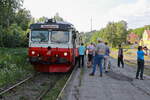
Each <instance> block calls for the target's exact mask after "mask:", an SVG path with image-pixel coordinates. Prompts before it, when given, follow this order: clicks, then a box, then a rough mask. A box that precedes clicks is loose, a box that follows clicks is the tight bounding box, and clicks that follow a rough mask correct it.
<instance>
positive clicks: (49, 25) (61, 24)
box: [30, 20, 75, 30]
mask: <svg viewBox="0 0 150 100" xmlns="http://www.w3.org/2000/svg"><path fill="white" fill-rule="evenodd" d="M30 29H57V30H68V29H74V30H75V27H74V26H73V25H72V24H71V23H69V22H65V21H54V22H53V21H52V20H48V21H47V22H45V23H35V24H31V25H30Z"/></svg>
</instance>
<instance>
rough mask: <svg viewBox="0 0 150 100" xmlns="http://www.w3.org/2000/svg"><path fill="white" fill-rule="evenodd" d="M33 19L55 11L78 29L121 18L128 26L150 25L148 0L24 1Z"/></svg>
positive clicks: (86, 28)
mask: <svg viewBox="0 0 150 100" xmlns="http://www.w3.org/2000/svg"><path fill="white" fill-rule="evenodd" d="M23 7H25V8H26V9H28V10H30V11H31V15H32V16H33V17H35V18H39V17H42V16H45V17H48V18H51V17H53V16H54V15H55V14H56V13H59V15H60V16H61V17H63V19H65V20H66V21H68V22H71V23H72V24H74V25H75V27H76V28H77V29H78V30H79V31H80V32H81V31H84V32H85V31H90V30H91V18H92V29H93V30H99V29H100V28H102V27H105V25H106V24H107V23H108V22H109V21H119V20H125V21H127V23H128V28H137V27H142V26H144V25H148V24H150V0H24V6H23Z"/></svg>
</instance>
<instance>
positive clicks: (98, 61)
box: [92, 54, 104, 74]
mask: <svg viewBox="0 0 150 100" xmlns="http://www.w3.org/2000/svg"><path fill="white" fill-rule="evenodd" d="M103 59H104V55H98V54H97V55H95V57H94V64H93V72H92V73H93V74H94V73H95V71H96V65H99V67H100V74H102V60H103Z"/></svg>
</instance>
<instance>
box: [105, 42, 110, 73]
mask: <svg viewBox="0 0 150 100" xmlns="http://www.w3.org/2000/svg"><path fill="white" fill-rule="evenodd" d="M107 44H108V43H107V42H105V45H106V51H105V57H104V66H105V72H106V73H107V72H108V64H109V54H110V48H109V46H108V45H107Z"/></svg>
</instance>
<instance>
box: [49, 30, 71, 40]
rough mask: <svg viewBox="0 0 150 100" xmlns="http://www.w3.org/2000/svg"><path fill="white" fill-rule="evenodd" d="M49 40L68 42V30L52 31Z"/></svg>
mask: <svg viewBox="0 0 150 100" xmlns="http://www.w3.org/2000/svg"><path fill="white" fill-rule="evenodd" d="M51 42H56V43H66V42H69V32H68V31H52V33H51Z"/></svg>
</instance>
